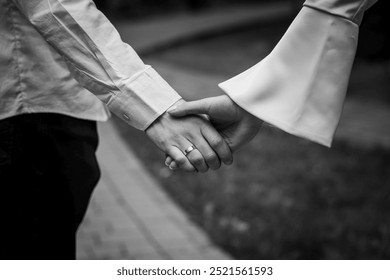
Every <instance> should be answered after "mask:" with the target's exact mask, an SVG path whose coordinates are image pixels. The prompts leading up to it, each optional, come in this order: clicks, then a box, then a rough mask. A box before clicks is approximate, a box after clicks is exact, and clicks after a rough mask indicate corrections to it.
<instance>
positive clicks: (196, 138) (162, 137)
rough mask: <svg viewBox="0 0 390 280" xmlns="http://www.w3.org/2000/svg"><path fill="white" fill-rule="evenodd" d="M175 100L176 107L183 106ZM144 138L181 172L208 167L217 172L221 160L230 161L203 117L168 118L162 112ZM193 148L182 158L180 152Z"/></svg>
mask: <svg viewBox="0 0 390 280" xmlns="http://www.w3.org/2000/svg"><path fill="white" fill-rule="evenodd" d="M184 103H185V102H184V101H179V102H178V103H177V104H176V106H180V104H184ZM146 135H147V136H148V137H149V138H150V139H151V140H152V141H153V142H154V143H155V144H156V145H157V146H158V147H159V148H160V149H161V150H162V151H163V152H164V153H165V154H167V155H168V156H170V157H171V158H172V159H173V160H174V161H175V162H176V164H177V165H178V167H180V168H181V169H183V170H185V171H188V172H194V171H199V172H206V171H207V170H208V168H209V167H210V168H211V169H214V170H215V169H218V168H219V167H220V166H221V161H222V162H223V163H225V164H231V163H232V161H233V158H232V153H231V151H230V148H229V146H228V145H227V143H226V142H225V140H224V139H223V138H222V136H221V135H220V134H219V133H218V132H217V131H216V130H215V128H214V127H213V126H212V125H211V124H210V122H209V121H208V120H207V118H205V117H203V116H183V117H182V118H175V117H172V116H171V115H170V114H168V113H164V114H163V115H162V116H161V117H160V118H159V119H157V120H156V121H155V122H154V123H153V124H152V125H151V126H150V127H149V128H148V129H147V130H146ZM191 146H194V147H195V148H196V149H195V150H193V151H191V152H190V153H188V154H187V156H185V155H184V151H185V150H186V149H188V148H189V147H191Z"/></svg>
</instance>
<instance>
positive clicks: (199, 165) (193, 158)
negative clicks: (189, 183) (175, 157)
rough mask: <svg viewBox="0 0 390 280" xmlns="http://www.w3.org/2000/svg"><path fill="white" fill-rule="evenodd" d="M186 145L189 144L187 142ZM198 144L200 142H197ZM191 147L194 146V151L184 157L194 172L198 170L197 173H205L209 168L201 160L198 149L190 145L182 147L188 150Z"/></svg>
mask: <svg viewBox="0 0 390 280" xmlns="http://www.w3.org/2000/svg"><path fill="white" fill-rule="evenodd" d="M188 143H190V142H188ZM198 143H199V144H200V141H198ZM198 143H197V144H198ZM197 144H196V145H197ZM191 146H194V147H195V149H194V150H192V151H191V152H189V153H188V154H187V155H186V156H187V158H188V160H189V161H190V162H191V164H192V165H193V166H194V167H195V168H196V170H198V171H199V172H201V173H204V172H206V171H207V170H208V169H209V167H208V165H207V163H206V161H205V159H204V158H203V155H202V153H201V152H200V151H199V148H198V147H197V146H195V145H194V144H191V143H190V145H187V146H183V147H187V148H189V147H191ZM200 146H202V145H201V144H200ZM187 148H185V149H184V150H183V153H185V150H186V149H187Z"/></svg>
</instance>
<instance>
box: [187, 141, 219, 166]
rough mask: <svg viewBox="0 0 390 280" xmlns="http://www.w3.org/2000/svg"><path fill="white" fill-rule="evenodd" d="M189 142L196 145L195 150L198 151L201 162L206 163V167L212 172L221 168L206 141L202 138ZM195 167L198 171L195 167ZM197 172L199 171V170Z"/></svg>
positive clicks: (217, 158)
mask: <svg viewBox="0 0 390 280" xmlns="http://www.w3.org/2000/svg"><path fill="white" fill-rule="evenodd" d="M191 142H193V143H194V144H195V145H196V148H197V149H198V152H199V153H200V154H201V156H202V158H203V161H204V162H205V163H206V165H207V167H210V168H211V169H212V170H216V169H218V168H220V167H221V161H220V159H219V157H218V155H217V154H216V153H215V152H214V150H213V149H212V148H211V147H210V145H209V144H208V143H207V141H206V140H205V139H204V138H199V139H194V140H193V141H191ZM187 157H188V156H187ZM190 160H191V159H190ZM191 162H192V161H191ZM193 164H194V163H193ZM195 167H196V168H197V169H198V167H197V166H195ZM207 169H208V168H207ZM198 170H199V171H201V170H200V169H198ZM206 171H207V170H206ZM201 172H202V171H201Z"/></svg>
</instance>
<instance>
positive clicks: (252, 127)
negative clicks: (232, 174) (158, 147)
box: [166, 95, 263, 169]
mask: <svg viewBox="0 0 390 280" xmlns="http://www.w3.org/2000/svg"><path fill="white" fill-rule="evenodd" d="M168 113H169V114H170V115H172V116H174V117H183V116H187V115H192V114H206V115H208V116H209V117H210V121H211V123H212V124H213V125H214V127H215V128H216V129H217V130H218V132H219V133H220V134H221V135H222V137H224V139H225V141H226V142H227V143H228V144H229V146H230V148H231V150H232V151H237V150H238V149H239V148H241V147H242V146H244V145H245V144H247V143H248V142H249V141H250V140H252V138H253V137H255V135H256V134H257V133H258V131H259V130H260V128H261V125H262V124H263V122H262V121H261V120H259V119H258V118H256V117H255V116H253V115H251V114H249V113H248V112H246V111H245V110H243V109H242V108H241V107H239V106H238V105H237V104H235V103H234V102H233V101H232V100H231V99H230V98H229V97H228V96H227V95H222V96H218V97H211V98H205V99H202V100H197V101H193V102H183V103H181V104H179V105H178V106H175V107H172V108H171V109H169V110H168ZM171 163H172V164H173V165H172V164H171ZM166 165H168V166H170V167H171V168H172V169H175V168H177V166H176V163H173V162H172V159H170V158H167V160H166Z"/></svg>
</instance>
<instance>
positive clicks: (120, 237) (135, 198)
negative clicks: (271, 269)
mask: <svg viewBox="0 0 390 280" xmlns="http://www.w3.org/2000/svg"><path fill="white" fill-rule="evenodd" d="M99 134H100V135H101V140H100V144H99V150H98V159H99V162H100V166H101V169H102V179H101V181H100V183H99V185H98V186H97V188H96V190H95V193H94V195H93V198H92V201H91V204H90V207H89V209H88V212H87V215H86V218H85V220H84V222H83V224H82V226H81V228H80V230H79V232H78V247H77V257H78V259H228V258H230V257H229V256H228V255H227V254H226V253H224V252H222V251H221V250H220V249H218V248H217V247H215V246H214V245H213V244H212V243H211V242H210V240H209V238H208V237H207V236H206V235H205V233H204V232H203V231H202V230H201V229H199V228H198V227H197V226H196V225H194V224H193V223H192V222H191V221H190V220H189V219H188V218H187V217H186V215H185V214H184V213H183V211H182V210H181V209H180V208H179V207H177V206H176V205H175V204H174V203H173V201H172V200H171V199H170V198H169V197H168V196H167V195H166V194H165V192H164V191H162V189H161V188H160V186H159V185H158V183H157V182H156V181H155V180H153V179H152V176H151V175H150V174H148V172H147V171H146V170H145V168H144V167H143V165H142V162H140V160H139V159H137V157H136V156H135V155H134V154H133V152H132V151H131V150H129V149H128V147H127V146H128V145H126V143H124V142H123V140H122V139H120V138H119V137H118V134H117V132H116V131H115V129H114V127H113V126H112V124H111V123H110V122H107V123H102V124H100V125H99Z"/></svg>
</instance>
